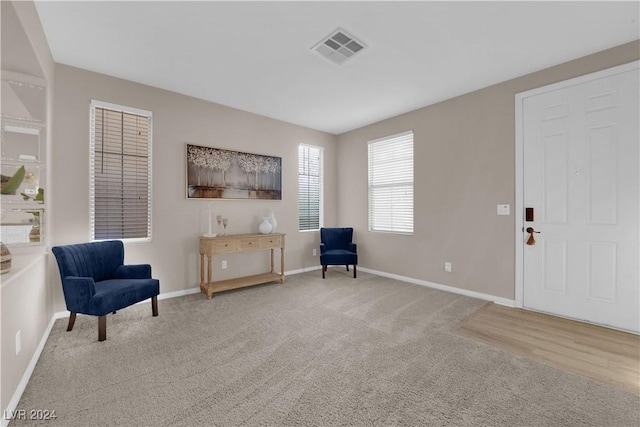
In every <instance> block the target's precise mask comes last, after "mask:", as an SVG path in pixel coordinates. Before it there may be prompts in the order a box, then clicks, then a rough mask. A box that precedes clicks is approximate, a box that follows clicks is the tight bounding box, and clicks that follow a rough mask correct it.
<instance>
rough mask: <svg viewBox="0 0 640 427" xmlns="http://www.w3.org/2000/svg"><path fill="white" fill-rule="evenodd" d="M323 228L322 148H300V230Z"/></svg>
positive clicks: (306, 146)
mask: <svg viewBox="0 0 640 427" xmlns="http://www.w3.org/2000/svg"><path fill="white" fill-rule="evenodd" d="M321 226H322V147H313V146H311V145H304V144H301V145H300V146H299V147H298V228H299V230H300V231H306V230H319V229H320V227H321Z"/></svg>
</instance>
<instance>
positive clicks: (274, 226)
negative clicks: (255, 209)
mask: <svg viewBox="0 0 640 427" xmlns="http://www.w3.org/2000/svg"><path fill="white" fill-rule="evenodd" d="M269 224H271V232H272V233H275V232H276V230H278V221H276V215H275V212H273V211H271V213H269Z"/></svg>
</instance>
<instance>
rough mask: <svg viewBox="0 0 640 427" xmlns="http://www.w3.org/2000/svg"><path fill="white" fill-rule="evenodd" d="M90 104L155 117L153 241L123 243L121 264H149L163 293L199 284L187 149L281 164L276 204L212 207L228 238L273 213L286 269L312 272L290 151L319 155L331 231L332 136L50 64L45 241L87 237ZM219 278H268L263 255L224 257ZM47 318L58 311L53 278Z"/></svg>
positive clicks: (199, 212)
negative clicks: (263, 157) (49, 214)
mask: <svg viewBox="0 0 640 427" xmlns="http://www.w3.org/2000/svg"><path fill="white" fill-rule="evenodd" d="M91 99H95V100H100V101H105V102H110V103H115V104H120V105H125V106H130V107H136V108H141V109H144V110H150V111H152V112H153V213H152V215H153V231H152V233H153V241H152V242H151V243H136V244H127V245H126V248H125V256H126V262H128V263H150V264H151V265H152V269H153V274H154V276H155V277H157V278H158V279H160V288H161V292H162V293H167V292H173V291H181V290H185V289H189V288H194V287H197V286H198V283H199V276H198V274H199V255H198V236H199V235H201V234H202V233H204V232H205V231H206V223H207V221H206V211H207V207H208V204H209V202H208V201H204V200H186V198H185V175H186V172H185V144H186V143H187V142H189V143H195V144H202V145H206V146H211V147H217V148H226V149H232V150H237V151H246V152H251V153H258V154H267V155H271V156H280V157H282V164H283V177H282V182H283V194H282V200H281V201H247V200H241V201H233V200H224V201H216V202H215V205H216V210H217V211H218V212H220V213H222V214H223V215H224V216H226V217H228V218H229V228H228V232H229V233H246V232H258V225H259V219H260V217H262V216H264V214H265V211H266V210H267V209H273V210H275V212H276V218H277V220H278V231H281V232H284V233H286V234H287V237H286V251H285V259H286V270H287V271H292V270H297V269H302V268H309V267H314V266H317V265H318V258H317V257H313V256H312V248H315V247H317V245H318V233H317V232H307V233H300V232H299V231H298V225H297V224H298V223H297V220H298V196H297V189H298V185H297V173H298V169H297V167H298V157H297V156H298V144H299V143H305V144H311V145H317V146H321V147H324V156H325V186H326V192H325V199H324V201H325V222H326V224H329V225H331V224H334V223H336V214H337V207H336V200H337V196H336V172H335V167H334V165H335V163H336V138H335V136H333V135H330V134H326V133H322V132H317V131H313V130H309V129H306V128H303V127H300V126H295V125H291V124H288V123H284V122H281V121H277V120H273V119H269V118H266V117H262V116H258V115H255V114H251V113H247V112H243V111H239V110H235V109H232V108H229V107H225V106H222V105H217V104H213V103H210V102H205V101H202V100H198V99H195V98H191V97H187V96H183V95H178V94H176V93H173V92H168V91H164V90H161V89H157V88H152V87H149V86H144V85H141V84H137V83H133V82H129V81H125V80H121V79H117V78H114V77H109V76H105V75H102V74H97V73H93V72H89V71H85V70H81V69H78V68H73V67H69V66H65V65H59V64H58V65H57V66H56V93H55V113H54V122H55V125H56V126H55V131H54V150H53V153H52V167H53V169H54V170H55V177H54V179H53V183H52V184H53V189H54V191H55V194H56V197H55V199H54V200H53V205H52V208H53V216H54V221H53V222H52V224H51V227H52V229H53V237H52V243H53V244H54V245H55V244H67V243H77V242H86V241H88V239H89V231H90V228H89V103H90V101H91ZM225 258H226V259H227V261H228V265H229V268H228V269H227V270H224V271H222V270H221V269H220V261H221V260H222V258H218V259H217V262H216V264H215V268H216V269H217V270H214V274H218V276H217V277H218V278H223V277H234V276H240V275H244V274H249V273H259V272H262V271H265V270H268V256H267V253H266V252H265V253H255V254H248V255H247V254H243V255H239V254H237V255H229V256H228V257H225ZM51 286H53V288H54V289H55V290H56V292H57V294H58V295H57V298H56V301H55V310H56V311H60V310H64V309H65V306H64V301H63V298H62V292H61V291H60V290H59V289H60V284H59V278H58V277H57V275H54V277H52V284H51Z"/></svg>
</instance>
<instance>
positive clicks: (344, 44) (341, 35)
mask: <svg viewBox="0 0 640 427" xmlns="http://www.w3.org/2000/svg"><path fill="white" fill-rule="evenodd" d="M365 47H366V46H365V44H364V43H362V42H361V41H360V40H357V39H356V38H355V37H353V36H352V35H350V34H349V33H347V32H346V31H345V30H343V29H341V28H338V29H337V30H335V31H333V32H332V33H331V34H329V35H328V36H327V37H325V38H323V39H322V40H321V41H320V43H318V44H316V45H315V46H314V47H312V48H311V50H315V51H316V52H318V53H319V54H320V55H322V56H324V57H325V58H327V59H328V60H330V61H331V62H335V63H336V64H343V63H344V62H345V61H346V60H347V59H349V58H351V57H353V56H354V55H356V54H357V53H359V52H361V51H362V50H363V49H364V48H365Z"/></svg>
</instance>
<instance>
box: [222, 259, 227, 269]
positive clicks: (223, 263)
mask: <svg viewBox="0 0 640 427" xmlns="http://www.w3.org/2000/svg"><path fill="white" fill-rule="evenodd" d="M222 268H227V260H226V259H225V260H222Z"/></svg>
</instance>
